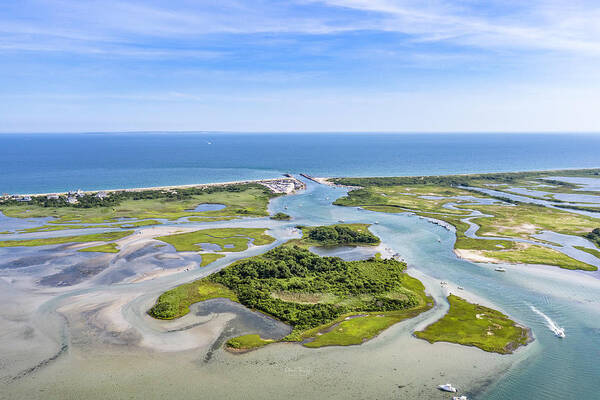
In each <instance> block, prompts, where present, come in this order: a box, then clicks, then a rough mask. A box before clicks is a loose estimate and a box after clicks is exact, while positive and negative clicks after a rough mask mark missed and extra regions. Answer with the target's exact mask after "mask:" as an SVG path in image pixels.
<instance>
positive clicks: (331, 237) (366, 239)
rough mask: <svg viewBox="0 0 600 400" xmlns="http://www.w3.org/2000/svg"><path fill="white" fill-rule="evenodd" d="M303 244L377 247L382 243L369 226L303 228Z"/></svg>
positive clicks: (348, 225) (344, 225)
mask: <svg viewBox="0 0 600 400" xmlns="http://www.w3.org/2000/svg"><path fill="white" fill-rule="evenodd" d="M302 233H303V238H302V243H303V244H306V245H318V246H376V245H378V244H379V243H380V242H381V241H380V240H379V238H378V237H377V236H375V235H373V234H372V233H371V232H369V225H368V224H343V225H328V226H314V227H311V226H303V227H302Z"/></svg>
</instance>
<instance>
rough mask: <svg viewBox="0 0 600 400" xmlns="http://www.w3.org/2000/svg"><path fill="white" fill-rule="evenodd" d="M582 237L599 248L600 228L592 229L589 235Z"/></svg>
mask: <svg viewBox="0 0 600 400" xmlns="http://www.w3.org/2000/svg"><path fill="white" fill-rule="evenodd" d="M584 237H585V238H586V239H588V240H590V241H591V242H592V243H594V244H595V245H596V246H597V247H600V228H594V229H593V230H592V231H591V232H590V233H588V234H586V235H584Z"/></svg>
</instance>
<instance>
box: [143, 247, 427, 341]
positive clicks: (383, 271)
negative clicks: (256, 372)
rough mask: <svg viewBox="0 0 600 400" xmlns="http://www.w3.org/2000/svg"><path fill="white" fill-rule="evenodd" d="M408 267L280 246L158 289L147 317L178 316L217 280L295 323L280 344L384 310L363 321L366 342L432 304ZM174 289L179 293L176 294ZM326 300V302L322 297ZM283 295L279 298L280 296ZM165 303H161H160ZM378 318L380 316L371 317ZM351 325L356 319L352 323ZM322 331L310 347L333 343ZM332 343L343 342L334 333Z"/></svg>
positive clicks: (248, 303)
mask: <svg viewBox="0 0 600 400" xmlns="http://www.w3.org/2000/svg"><path fill="white" fill-rule="evenodd" d="M405 268H406V264H404V263H401V262H399V261H396V260H382V259H381V258H380V257H375V258H372V259H369V260H365V261H343V260H342V259H340V258H337V257H320V256H318V255H316V254H314V253H311V252H310V251H308V250H306V249H303V248H301V247H298V246H293V245H287V244H286V245H283V246H280V247H278V248H276V249H273V250H271V251H269V252H267V253H265V254H263V255H260V256H255V257H251V258H249V259H246V260H241V261H238V262H236V263H234V264H233V265H230V266H228V267H226V268H224V269H223V270H221V271H219V272H217V273H216V274H214V275H211V276H209V277H207V278H203V279H201V280H199V281H196V282H192V283H191V284H187V285H184V286H183V287H180V288H182V289H180V288H175V289H173V290H171V291H169V292H166V293H165V294H163V295H162V296H161V297H160V298H159V300H158V301H157V304H156V305H155V307H158V310H156V309H155V307H153V309H151V310H150V314H151V315H153V316H155V317H158V318H176V317H177V316H181V315H184V314H185V312H187V311H186V310H187V307H188V306H189V305H190V304H192V303H194V302H197V301H202V300H203V299H206V298H212V297H226V296H219V295H217V296H212V297H208V296H197V295H196V293H197V289H196V287H203V285H212V284H218V285H220V286H218V287H219V288H227V290H230V291H231V293H232V295H231V296H229V297H228V298H232V297H233V296H235V297H237V301H239V302H240V303H241V304H243V305H245V306H246V307H248V308H250V309H254V310H258V311H261V312H263V313H265V314H267V315H271V316H273V317H275V318H278V319H279V320H281V321H283V322H285V323H287V324H289V325H291V326H292V327H293V331H292V333H291V334H290V335H289V336H287V337H285V338H284V339H283V340H286V341H301V340H304V339H307V338H316V337H317V336H319V337H320V336H324V335H326V334H327V332H325V333H323V335H318V334H319V333H321V330H327V329H328V327H331V324H332V323H336V321H337V322H340V323H341V322H343V321H338V320H339V319H340V318H342V319H343V318H345V317H346V316H348V315H352V314H356V313H367V314H369V313H378V314H381V313H384V314H386V316H387V317H386V319H383V320H381V321H385V324H379V320H377V321H378V323H377V324H373V323H368V324H367V323H365V324H364V325H363V327H362V328H355V329H354V331H355V335H359V336H360V337H361V341H362V340H366V339H368V338H370V337H372V336H374V335H376V334H377V333H379V332H380V331H381V330H383V329H385V328H386V327H388V326H389V325H391V324H392V323H395V322H394V321H396V322H397V321H400V320H402V319H404V318H409V317H411V316H414V315H416V314H418V313H420V312H422V311H424V310H426V309H428V308H430V307H431V306H432V300H431V299H430V298H429V297H428V296H426V295H425V290H424V287H423V285H422V284H421V282H419V281H418V280H417V279H415V278H412V277H410V276H409V275H407V274H406V273H405V272H404V269H405ZM173 292H176V293H177V295H174V294H173ZM325 298H326V301H321V300H323V299H325ZM284 299H285V300H284ZM160 304H163V305H160ZM377 318H381V317H377ZM354 324H355V323H354ZM333 335H334V334H332V335H328V336H326V337H327V342H325V341H324V340H325V339H321V341H320V342H316V343H315V344H313V345H312V346H313V347H318V346H323V345H333V344H336V339H335V337H334V336H333ZM338 339H339V343H338V344H349V342H348V338H346V337H342V336H340V337H339V338H338Z"/></svg>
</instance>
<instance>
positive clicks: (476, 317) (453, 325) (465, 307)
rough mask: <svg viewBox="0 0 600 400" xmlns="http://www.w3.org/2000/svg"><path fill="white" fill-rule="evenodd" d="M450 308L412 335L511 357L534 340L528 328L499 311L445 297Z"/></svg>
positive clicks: (452, 296)
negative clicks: (436, 319)
mask: <svg viewBox="0 0 600 400" xmlns="http://www.w3.org/2000/svg"><path fill="white" fill-rule="evenodd" d="M448 302H449V303H450V309H449V310H448V313H447V314H446V315H444V317H443V318H441V319H440V320H438V321H437V322H434V323H433V324H431V325H429V326H428V327H426V328H425V329H424V330H422V331H418V332H415V336H416V337H418V338H421V339H425V340H427V341H428V342H430V343H434V342H450V343H458V344H461V345H464V346H475V347H478V348H480V349H482V350H485V351H488V352H494V353H500V354H510V353H512V352H514V351H515V350H516V349H517V348H518V347H520V346H525V345H527V344H528V343H530V342H531V341H532V340H533V339H532V337H531V332H530V330H529V329H528V328H525V327H522V326H520V325H519V324H516V323H515V322H514V321H512V320H510V319H509V318H508V317H507V316H506V315H504V314H502V313H501V312H500V311H496V310H493V309H491V308H488V307H484V306H481V305H479V304H472V303H469V302H468V301H466V300H464V299H462V298H460V297H458V296H455V295H452V294H451V295H450V296H448Z"/></svg>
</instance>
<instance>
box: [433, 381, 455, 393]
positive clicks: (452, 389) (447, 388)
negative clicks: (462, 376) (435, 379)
mask: <svg viewBox="0 0 600 400" xmlns="http://www.w3.org/2000/svg"><path fill="white" fill-rule="evenodd" d="M438 389H440V390H443V391H444V392H452V393H456V392H457V391H458V390H457V389H456V388H455V387H454V386H452V385H451V384H449V383H446V384H445V385H438Z"/></svg>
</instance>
